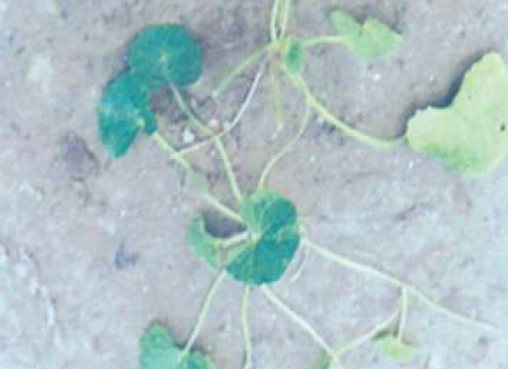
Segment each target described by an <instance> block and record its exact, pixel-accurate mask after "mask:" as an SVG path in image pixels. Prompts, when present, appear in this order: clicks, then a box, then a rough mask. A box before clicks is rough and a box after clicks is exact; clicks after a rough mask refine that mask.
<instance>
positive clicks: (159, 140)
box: [151, 132, 243, 224]
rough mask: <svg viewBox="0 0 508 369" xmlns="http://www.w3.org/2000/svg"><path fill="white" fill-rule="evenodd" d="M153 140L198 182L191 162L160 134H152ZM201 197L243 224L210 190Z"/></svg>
mask: <svg viewBox="0 0 508 369" xmlns="http://www.w3.org/2000/svg"><path fill="white" fill-rule="evenodd" d="M151 137H152V139H153V140H154V141H155V142H156V143H157V145H158V146H159V148H160V149H161V150H162V151H164V152H165V153H167V154H168V155H169V158H170V160H175V161H176V162H177V163H178V164H180V165H181V166H182V168H183V169H184V170H185V171H186V172H187V174H188V175H189V177H190V178H191V180H193V181H196V182H198V181H197V179H196V178H197V176H196V173H195V172H194V169H192V165H191V164H190V162H189V161H188V160H187V159H185V158H184V157H183V156H182V155H181V154H180V153H179V152H178V151H177V150H176V149H175V148H174V147H173V146H172V145H171V144H170V143H169V141H168V140H167V139H166V138H165V137H164V136H162V135H161V134H160V133H159V132H155V133H154V134H152V136H151ZM201 195H202V196H203V199H204V200H205V201H206V202H207V203H208V204H209V205H210V206H212V207H214V208H215V209H216V210H217V211H219V212H220V213H222V214H223V215H224V216H226V217H228V218H229V219H231V220H233V221H235V222H237V223H241V224H243V219H242V217H241V216H240V215H239V214H237V213H236V212H234V211H233V210H232V209H230V208H229V207H227V206H226V205H224V204H222V203H221V202H220V201H219V199H217V198H216V197H215V196H213V195H212V194H211V193H209V192H208V190H206V189H203V191H202V193H201Z"/></svg>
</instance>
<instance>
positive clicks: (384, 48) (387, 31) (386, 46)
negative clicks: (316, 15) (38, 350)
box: [330, 10, 402, 61]
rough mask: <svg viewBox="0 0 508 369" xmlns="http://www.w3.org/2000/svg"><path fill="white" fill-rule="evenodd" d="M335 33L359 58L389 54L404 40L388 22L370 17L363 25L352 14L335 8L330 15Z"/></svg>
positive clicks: (364, 58)
mask: <svg viewBox="0 0 508 369" xmlns="http://www.w3.org/2000/svg"><path fill="white" fill-rule="evenodd" d="M330 20H331V22H332V25H333V28H334V30H335V34H336V35H337V36H340V37H343V38H344V44H345V45H346V47H347V48H348V49H349V50H350V51H351V52H352V53H353V54H354V55H355V56H356V57H357V58H359V59H362V60H366V61H368V60H372V59H377V58H382V57H384V56H387V55H389V54H390V53H391V52H392V51H394V49H395V48H396V47H397V46H398V45H399V44H400V43H401V42H402V36H401V35H400V34H399V33H398V32H396V31H394V30H392V29H391V28H390V27H389V26H388V25H387V24H385V23H383V22H380V21H379V20H377V19H374V18H368V19H367V20H366V21H365V23H364V24H363V25H362V24H361V23H360V22H358V21H357V20H356V19H355V18H353V17H352V16H351V15H350V14H348V13H346V12H344V11H342V10H335V11H333V12H332V13H331V15H330Z"/></svg>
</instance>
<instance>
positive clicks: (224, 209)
mask: <svg viewBox="0 0 508 369" xmlns="http://www.w3.org/2000/svg"><path fill="white" fill-rule="evenodd" d="M203 198H204V199H205V201H206V202H207V203H208V204H209V205H210V206H213V207H214V208H215V209H216V210H217V211H219V212H220V213H221V214H222V215H224V216H225V217H227V218H229V219H231V220H233V221H235V222H237V223H240V224H244V220H243V218H242V217H241V216H240V214H238V213H237V212H235V211H234V210H232V209H231V208H229V207H228V206H226V205H224V204H223V203H222V202H221V201H219V199H217V198H216V197H215V196H213V195H212V194H210V193H209V192H204V193H203Z"/></svg>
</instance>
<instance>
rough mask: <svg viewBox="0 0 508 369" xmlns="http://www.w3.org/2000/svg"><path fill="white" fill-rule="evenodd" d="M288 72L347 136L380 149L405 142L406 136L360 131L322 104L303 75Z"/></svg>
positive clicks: (319, 108)
mask: <svg viewBox="0 0 508 369" xmlns="http://www.w3.org/2000/svg"><path fill="white" fill-rule="evenodd" d="M285 72H286V76H287V77H288V78H289V80H290V81H291V82H292V83H293V85H294V86H295V87H296V88H297V89H298V90H299V91H300V92H302V93H303V94H304V96H305V97H306V99H307V102H308V104H309V105H310V106H311V108H312V109H314V110H315V111H316V112H318V113H319V114H320V115H321V117H323V118H324V119H325V120H326V121H327V122H328V123H330V124H332V125H333V126H335V127H336V128H338V129H340V130H341V131H342V133H343V134H344V135H346V136H350V137H352V138H354V139H356V140H357V141H359V142H362V143H364V144H366V145H368V146H370V147H372V148H375V149H380V150H388V149H393V148H395V147H397V146H400V145H401V144H402V143H403V142H405V139H406V138H405V136H401V137H395V138H389V139H382V138H378V137H374V136H369V135H367V134H365V133H363V132H361V131H358V130H356V129H354V128H352V127H350V126H349V125H347V124H346V123H344V122H342V121H341V120H340V119H338V118H337V117H335V115H333V114H332V113H331V112H330V111H329V110H328V109H327V108H326V107H325V106H324V105H322V104H321V103H320V102H319V101H318V100H317V99H316V97H315V96H314V95H313V94H312V92H311V91H310V89H309V87H308V86H307V83H306V82H305V80H304V79H303V78H302V76H301V75H299V74H295V73H290V72H288V71H285Z"/></svg>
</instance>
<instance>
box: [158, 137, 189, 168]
mask: <svg viewBox="0 0 508 369" xmlns="http://www.w3.org/2000/svg"><path fill="white" fill-rule="evenodd" d="M151 137H152V139H153V140H154V141H155V142H156V143H157V145H158V146H159V148H160V149H161V150H162V151H164V152H165V153H167V154H169V155H170V157H171V160H174V161H176V162H177V163H178V164H180V165H181V166H182V168H183V169H185V171H186V172H193V169H192V166H191V164H190V162H189V161H188V160H187V159H185V158H184V157H183V156H182V155H181V154H180V153H179V152H178V151H177V150H176V149H175V148H174V147H173V146H172V145H171V144H170V143H169V141H168V140H166V138H164V137H163V136H162V135H161V134H160V133H159V132H155V133H154V134H152V136H151Z"/></svg>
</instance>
